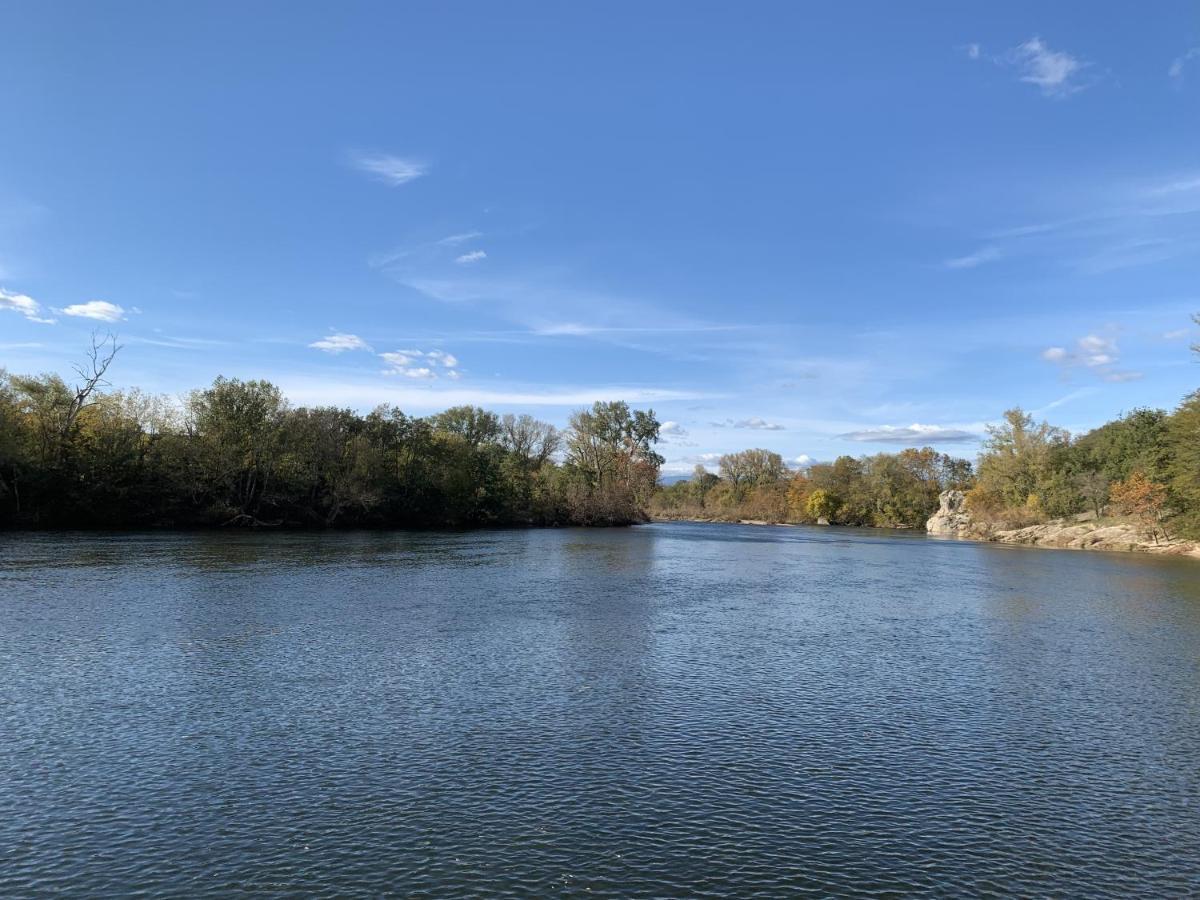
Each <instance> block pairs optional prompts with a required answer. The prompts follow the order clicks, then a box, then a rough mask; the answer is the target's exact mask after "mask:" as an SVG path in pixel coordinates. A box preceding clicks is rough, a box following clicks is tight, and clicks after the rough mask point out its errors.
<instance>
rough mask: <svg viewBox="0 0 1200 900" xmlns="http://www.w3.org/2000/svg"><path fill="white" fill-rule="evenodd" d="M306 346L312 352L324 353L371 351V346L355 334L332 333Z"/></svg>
mask: <svg viewBox="0 0 1200 900" xmlns="http://www.w3.org/2000/svg"><path fill="white" fill-rule="evenodd" d="M308 346H310V347H312V348H313V349H314V350H324V351H325V352H326V353H344V352H345V351H347V350H370V349H371V345H370V344H368V343H367V342H366V341H364V340H363V339H362V338H360V337H359V336H358V335H357V334H345V333H343V332H334V333H333V334H330V335H327V336H326V337H323V338H321V339H320V340H319V341H313V342H312V343H311V344H309V345H308Z"/></svg>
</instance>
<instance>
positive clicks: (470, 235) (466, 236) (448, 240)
mask: <svg viewBox="0 0 1200 900" xmlns="http://www.w3.org/2000/svg"><path fill="white" fill-rule="evenodd" d="M481 237H483V232H482V231H463V232H461V233H459V234H448V235H446V236H445V237H444V238H441V239H440V240H438V241H435V243H438V244H441V245H442V246H444V247H453V246H455V245H457V244H465V243H466V242H467V241H473V240H475V239H476V238H481Z"/></svg>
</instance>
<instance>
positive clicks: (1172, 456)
mask: <svg viewBox="0 0 1200 900" xmlns="http://www.w3.org/2000/svg"><path fill="white" fill-rule="evenodd" d="M948 488H957V489H962V490H966V492H967V503H968V509H969V510H970V512H971V514H972V515H973V516H974V517H975V518H976V519H978V520H980V521H983V522H990V523H993V524H995V525H997V526H999V527H1020V526H1023V525H1031V524H1035V523H1039V522H1044V521H1046V520H1048V519H1054V518H1064V517H1068V516H1076V515H1083V514H1087V515H1090V516H1091V517H1101V516H1114V517H1125V518H1129V519H1133V520H1136V521H1140V522H1142V523H1144V524H1145V526H1146V528H1147V530H1148V531H1149V532H1151V533H1158V532H1168V533H1173V534H1176V535H1178V536H1182V537H1200V391H1198V392H1196V393H1194V394H1192V395H1190V396H1189V397H1187V398H1185V399H1184V401H1183V403H1182V404H1181V405H1180V406H1179V408H1178V409H1176V410H1175V411H1174V412H1173V413H1167V412H1165V411H1163V410H1153V409H1135V410H1133V411H1132V412H1130V413H1128V414H1126V415H1124V416H1122V417H1120V418H1118V419H1116V420H1114V421H1112V422H1109V423H1107V424H1105V425H1103V426H1101V427H1100V428H1097V429H1095V430H1093V431H1089V432H1088V433H1087V434H1084V435H1081V436H1080V437H1078V438H1074V439H1073V438H1072V437H1071V435H1069V434H1068V433H1067V432H1066V431H1064V430H1063V429H1061V428H1057V427H1055V426H1053V425H1050V424H1049V423H1046V422H1034V421H1033V419H1032V417H1030V416H1029V415H1028V414H1026V413H1024V412H1023V411H1022V410H1020V409H1012V410H1009V411H1008V412H1006V413H1005V414H1004V421H1003V422H1002V423H1000V424H999V425H995V426H992V427H990V428H989V429H988V436H987V439H986V441H985V442H984V445H983V449H982V451H981V453H980V454H979V459H978V462H977V464H976V465H975V466H974V467H972V465H971V464H970V463H969V462H967V461H965V460H961V459H954V458H952V457H949V456H946V455H944V454H940V453H937V452H936V451H934V450H932V449H931V448H928V447H926V448H924V449H921V450H904V451H902V452H900V453H896V454H888V453H881V454H879V455H877V456H865V457H862V458H857V459H856V458H854V457H851V456H842V457H839V458H838V459H836V460H834V461H833V462H832V463H827V464H820V465H814V466H811V467H809V468H807V469H805V470H802V471H799V472H793V471H790V470H789V469H788V467H787V466H786V465H784V463H783V460H782V459H781V458H780V456H779V455H778V454H776V453H771V452H770V451H767V450H745V451H743V452H741V453H731V454H728V455H726V456H723V457H721V460H720V470H719V474H713V473H710V472H708V471H706V470H705V469H704V468H703V467H701V466H697V468H696V472H695V474H694V475H693V476H692V478H691V479H689V480H687V481H681V482H679V483H677V484H674V485H671V486H669V487H664V488H662V489H661V490H660V491H659V493H658V494H657V495H656V497H655V498H654V502H653V504H652V511H653V512H654V513H655V514H657V515H660V516H666V517H672V516H675V517H688V518H706V519H724V520H739V519H750V520H761V521H768V522H830V523H833V524H844V525H877V526H893V527H896V526H899V527H919V526H921V525H923V524H924V522H925V520H926V519H927V518H928V517H929V516H930V515H931V514H932V513H933V512H934V511H935V510H936V509H937V507H938V494H939V493H940V492H941V491H943V490H945V489H948Z"/></svg>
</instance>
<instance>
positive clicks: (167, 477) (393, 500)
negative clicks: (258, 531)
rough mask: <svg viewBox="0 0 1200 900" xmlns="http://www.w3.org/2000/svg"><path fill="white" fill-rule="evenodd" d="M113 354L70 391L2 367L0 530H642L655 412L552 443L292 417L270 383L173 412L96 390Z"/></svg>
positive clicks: (528, 428)
mask: <svg viewBox="0 0 1200 900" xmlns="http://www.w3.org/2000/svg"><path fill="white" fill-rule="evenodd" d="M115 351H116V346H115V344H111V345H98V346H97V347H95V348H93V353H92V356H91V360H90V363H89V365H88V366H86V367H84V368H81V369H80V370H79V376H80V377H79V382H78V383H77V384H74V385H69V384H67V383H66V382H65V381H64V380H63V379H62V378H60V377H58V376H56V375H42V376H38V377H19V376H9V375H6V374H5V373H4V372H3V370H0V525H6V526H9V527H19V526H23V527H54V526H70V527H78V526H87V527H95V526H101V527H128V526H202V525H238V524H243V525H287V526H316V527H330V526H339V527H342V526H416V527H433V526H467V525H481V524H565V523H578V524H618V523H627V522H633V521H638V520H640V519H642V518H644V512H643V508H644V504H645V502H646V501H647V499H648V498H649V495H650V493H651V492H652V490H653V487H654V484H655V482H656V480H657V477H658V468H659V466H660V464H661V462H662V459H661V457H659V456H658V455H657V454H656V453H655V452H654V450H653V446H654V444H655V443H656V442H657V440H658V422H657V420H656V419H655V417H654V414H653V412H642V411H638V410H630V409H629V407H628V406H626V404H624V403H620V402H617V403H597V404H595V405H594V406H593V407H592V408H591V409H588V410H583V411H580V412H578V413H576V414H575V416H574V417H573V418H572V419H571V425H570V428H569V429H568V430H567V431H566V432H565V433H561V434H560V433H559V431H558V430H557V429H556V428H554V427H553V426H552V425H549V424H546V423H545V422H539V421H537V420H535V419H533V418H531V417H529V416H513V415H504V416H498V415H496V414H495V413H492V412H488V411H487V410H483V409H479V408H477V407H468V406H464V407H457V408H454V409H449V410H446V411H445V412H443V413H440V414H438V415H435V416H431V417H428V418H418V417H414V416H409V415H406V414H405V413H403V412H402V411H401V410H399V409H396V408H394V407H380V408H378V409H376V410H374V411H373V412H371V413H370V414H369V415H365V416H363V415H359V414H357V413H354V412H352V411H350V410H347V409H336V408H332V407H319V408H295V407H292V406H290V405H289V404H288V402H287V401H286V400H285V399H284V397H283V396H282V394H281V393H280V391H279V389H278V388H277V387H275V386H274V385H272V384H270V383H268V382H266V381H238V380H236V379H226V378H218V379H217V380H216V381H215V382H213V384H212V386H211V387H209V388H207V389H205V390H200V391H195V392H193V393H192V394H191V395H190V396H189V397H188V398H187V399H186V400H185V401H184V402H183V403H182V404H177V403H172V402H170V401H169V400H167V399H165V398H161V397H152V396H147V395H145V394H142V393H140V392H138V391H128V392H120V391H113V392H105V391H104V390H103V387H104V384H105V383H104V381H103V377H104V374H105V369H106V368H107V366H108V363H109V362H111V359H112V356H113V354H114V353H115ZM560 458H561V459H560Z"/></svg>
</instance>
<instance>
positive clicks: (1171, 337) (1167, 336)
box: [1163, 328, 1188, 341]
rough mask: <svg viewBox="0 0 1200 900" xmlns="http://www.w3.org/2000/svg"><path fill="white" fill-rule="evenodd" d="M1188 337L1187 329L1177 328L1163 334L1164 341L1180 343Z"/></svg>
mask: <svg viewBox="0 0 1200 900" xmlns="http://www.w3.org/2000/svg"><path fill="white" fill-rule="evenodd" d="M1187 336H1188V330H1187V329H1186V328H1176V329H1175V330H1174V331H1164V332H1163V340H1164V341H1180V340H1183V339H1184V338H1185V337H1187Z"/></svg>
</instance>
